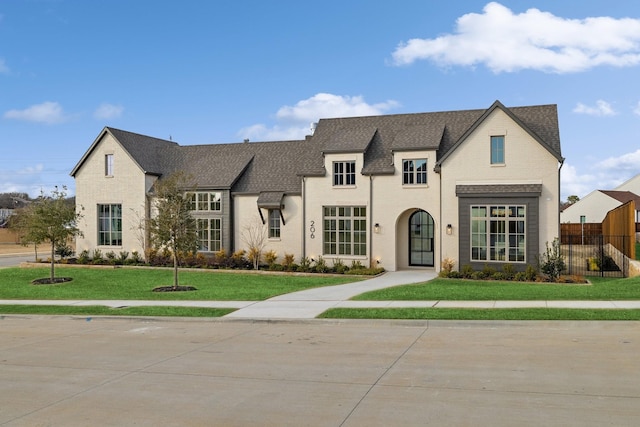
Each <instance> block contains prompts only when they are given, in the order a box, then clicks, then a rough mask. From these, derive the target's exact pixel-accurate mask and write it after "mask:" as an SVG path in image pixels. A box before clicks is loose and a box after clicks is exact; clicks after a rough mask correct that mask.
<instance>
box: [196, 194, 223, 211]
mask: <svg viewBox="0 0 640 427" xmlns="http://www.w3.org/2000/svg"><path fill="white" fill-rule="evenodd" d="M191 210H192V211H200V212H202V211H207V212H220V211H221V210H222V193H219V192H197V193H192V194H191Z"/></svg>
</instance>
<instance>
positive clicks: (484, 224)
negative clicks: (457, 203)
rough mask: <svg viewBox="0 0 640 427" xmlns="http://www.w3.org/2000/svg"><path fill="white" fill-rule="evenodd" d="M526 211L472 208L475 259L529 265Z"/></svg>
mask: <svg viewBox="0 0 640 427" xmlns="http://www.w3.org/2000/svg"><path fill="white" fill-rule="evenodd" d="M525 222H526V208H525V206H522V205H512V206H507V205H504V206H471V260H472V261H503V262H525V253H526V245H525V243H526V231H525Z"/></svg>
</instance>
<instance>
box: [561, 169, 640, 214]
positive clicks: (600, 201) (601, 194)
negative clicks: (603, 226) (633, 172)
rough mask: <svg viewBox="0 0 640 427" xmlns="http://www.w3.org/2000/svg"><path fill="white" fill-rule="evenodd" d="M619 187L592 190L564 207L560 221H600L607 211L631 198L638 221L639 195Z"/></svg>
mask: <svg viewBox="0 0 640 427" xmlns="http://www.w3.org/2000/svg"><path fill="white" fill-rule="evenodd" d="M639 176H640V175H639ZM627 182H629V181H627ZM622 185H624V184H622ZM621 187H622V186H619V187H617V188H616V190H594V191H592V192H591V193H589V194H587V195H586V196H584V198H582V199H580V200H578V201H577V202H576V203H574V204H572V205H570V206H568V207H567V208H566V209H564V210H563V211H562V212H561V213H560V222H561V223H563V224H564V223H573V224H580V223H601V222H602V221H604V218H605V217H606V216H607V213H608V212H609V211H611V210H612V209H615V208H617V207H618V206H622V205H623V204H625V203H627V202H629V201H631V200H633V201H634V202H635V204H636V221H635V222H636V223H638V222H640V211H638V210H637V209H640V196H638V194H636V193H635V192H632V191H628V190H621V189H620V188H621Z"/></svg>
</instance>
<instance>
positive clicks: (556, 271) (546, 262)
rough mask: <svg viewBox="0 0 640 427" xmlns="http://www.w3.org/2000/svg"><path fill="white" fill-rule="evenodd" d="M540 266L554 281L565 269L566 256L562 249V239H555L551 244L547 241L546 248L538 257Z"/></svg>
mask: <svg viewBox="0 0 640 427" xmlns="http://www.w3.org/2000/svg"><path fill="white" fill-rule="evenodd" d="M538 268H539V269H540V271H541V272H542V273H543V274H545V275H546V276H547V277H548V279H549V280H550V281H552V282H556V281H557V280H558V277H560V274H561V273H562V270H564V269H565V263H564V257H563V256H562V253H561V251H560V240H559V239H557V238H556V239H553V242H552V243H551V246H549V242H547V243H546V250H545V252H544V253H543V254H541V255H540V256H539V257H538Z"/></svg>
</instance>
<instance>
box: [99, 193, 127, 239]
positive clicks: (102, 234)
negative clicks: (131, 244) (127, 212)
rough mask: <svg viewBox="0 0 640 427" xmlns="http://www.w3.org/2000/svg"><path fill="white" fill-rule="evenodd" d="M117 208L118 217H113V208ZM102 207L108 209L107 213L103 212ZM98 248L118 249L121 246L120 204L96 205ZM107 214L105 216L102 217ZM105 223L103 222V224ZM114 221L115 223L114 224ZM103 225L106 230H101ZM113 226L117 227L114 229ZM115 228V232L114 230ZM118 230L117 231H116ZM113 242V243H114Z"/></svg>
mask: <svg viewBox="0 0 640 427" xmlns="http://www.w3.org/2000/svg"><path fill="white" fill-rule="evenodd" d="M116 206H118V207H119V212H117V213H119V215H117V216H116V215H114V207H116ZM103 207H108V213H107V212H106V211H103ZM96 211H97V218H98V227H97V232H98V242H97V243H98V246H108V247H119V246H122V204H121V203H98V206H97V209H96ZM104 213H107V215H106V216H103V214H104ZM103 221H105V222H103ZM114 221H115V222H114ZM103 223H104V224H105V225H106V226H107V227H106V228H108V229H103V228H102V225H103ZM114 225H118V226H119V227H118V226H116V227H114ZM114 228H115V230H114ZM118 228H119V229H118ZM114 242H115V243H114Z"/></svg>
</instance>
